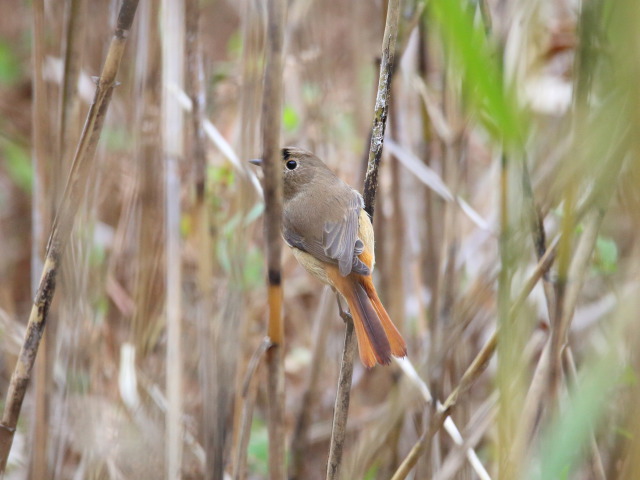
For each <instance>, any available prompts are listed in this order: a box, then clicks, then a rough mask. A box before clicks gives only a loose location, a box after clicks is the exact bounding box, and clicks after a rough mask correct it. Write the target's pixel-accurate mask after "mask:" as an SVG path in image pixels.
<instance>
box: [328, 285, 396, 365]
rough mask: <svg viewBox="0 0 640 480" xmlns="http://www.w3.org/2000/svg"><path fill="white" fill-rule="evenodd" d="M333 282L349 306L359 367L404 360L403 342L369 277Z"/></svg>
mask: <svg viewBox="0 0 640 480" xmlns="http://www.w3.org/2000/svg"><path fill="white" fill-rule="evenodd" d="M336 280H337V281H336ZM334 283H335V285H336V287H337V288H338V290H339V291H340V293H342V296H343V297H345V299H346V300H347V304H348V305H349V310H350V311H351V316H352V317H353V324H354V326H355V329H356V337H357V339H358V350H359V352H360V360H361V361H362V364H363V365H364V366H365V367H367V368H371V367H373V366H374V365H375V364H376V363H380V364H382V365H388V364H389V363H390V362H391V355H394V356H396V357H404V356H405V355H406V354H407V347H406V344H405V342H404V339H403V338H402V336H401V335H400V332H398V329H397V328H396V327H395V325H394V324H393V323H392V322H391V319H390V318H389V315H388V314H387V311H386V310H385V309H384V307H383V306H382V303H381V302H380V299H379V298H378V294H377V293H376V289H375V287H374V285H373V282H372V280H371V277H370V276H367V277H365V276H362V275H354V274H352V275H349V276H348V277H346V278H345V277H339V278H334Z"/></svg>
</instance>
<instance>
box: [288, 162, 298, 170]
mask: <svg viewBox="0 0 640 480" xmlns="http://www.w3.org/2000/svg"><path fill="white" fill-rule="evenodd" d="M286 165H287V168H288V169H289V170H293V169H294V168H296V167H297V166H298V162H296V161H295V160H289V161H288V162H287V164H286Z"/></svg>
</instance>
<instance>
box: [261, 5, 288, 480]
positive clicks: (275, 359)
mask: <svg viewBox="0 0 640 480" xmlns="http://www.w3.org/2000/svg"><path fill="white" fill-rule="evenodd" d="M285 18H286V3H285V2H284V0H271V1H270V2H269V3H268V5H267V39H268V40H267V48H266V64H265V79H264V94H263V98H262V148H263V155H262V159H263V169H264V201H265V219H264V228H265V238H266V243H267V270H268V278H267V288H268V301H269V325H268V329H267V334H268V336H269V339H270V341H271V347H270V348H269V349H268V350H267V367H268V383H267V391H268V398H269V413H268V428H269V477H270V478H271V480H282V479H284V478H285V475H286V456H285V443H284V442H285V431H284V427H285V426H284V323H283V318H282V280H281V278H282V276H281V262H282V260H281V257H282V240H281V239H280V231H281V224H282V171H281V170H280V123H281V118H282V115H281V111H282V69H283V57H284V54H283V44H284V23H285Z"/></svg>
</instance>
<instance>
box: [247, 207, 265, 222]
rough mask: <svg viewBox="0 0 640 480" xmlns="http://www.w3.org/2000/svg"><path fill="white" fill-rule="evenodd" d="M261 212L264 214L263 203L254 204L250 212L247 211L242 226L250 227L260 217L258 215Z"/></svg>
mask: <svg viewBox="0 0 640 480" xmlns="http://www.w3.org/2000/svg"><path fill="white" fill-rule="evenodd" d="M262 212H264V202H258V203H256V204H255V205H254V206H253V207H251V210H249V213H247V216H246V217H244V225H245V226H248V225H251V224H252V223H253V222H255V221H256V220H257V219H258V218H259V217H260V215H262Z"/></svg>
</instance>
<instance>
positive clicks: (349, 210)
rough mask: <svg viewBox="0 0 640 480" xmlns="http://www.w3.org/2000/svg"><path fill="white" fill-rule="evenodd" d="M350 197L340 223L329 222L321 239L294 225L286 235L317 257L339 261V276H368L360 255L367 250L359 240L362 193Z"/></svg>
mask: <svg viewBox="0 0 640 480" xmlns="http://www.w3.org/2000/svg"><path fill="white" fill-rule="evenodd" d="M353 192H354V195H353V196H351V198H350V199H349V200H348V204H347V205H345V207H346V208H345V216H344V217H343V218H342V219H341V220H340V221H338V222H326V223H325V224H324V225H323V229H322V240H321V242H320V241H318V240H320V239H317V240H315V241H314V240H313V239H306V240H305V239H304V238H303V237H302V236H301V235H299V234H298V233H297V232H295V231H294V230H293V229H291V228H286V226H285V229H284V232H283V236H284V239H285V241H286V242H287V244H289V245H290V246H292V247H295V248H298V249H300V250H304V251H305V252H308V253H310V254H311V255H313V256H314V257H316V258H317V259H319V260H321V261H324V262H329V263H337V264H338V269H339V270H340V275H342V276H343V277H344V276H347V275H349V274H350V273H351V272H354V273H358V274H360V275H369V274H370V273H371V272H370V270H369V268H368V267H367V266H366V265H365V264H364V263H363V262H362V261H361V260H360V259H359V258H358V255H360V254H361V253H362V252H363V251H364V244H363V243H362V241H361V240H359V239H358V222H359V217H360V209H361V208H362V207H363V200H362V197H361V196H360V194H359V193H357V192H355V191H353Z"/></svg>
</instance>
